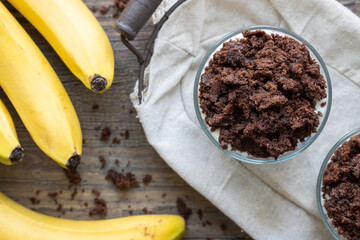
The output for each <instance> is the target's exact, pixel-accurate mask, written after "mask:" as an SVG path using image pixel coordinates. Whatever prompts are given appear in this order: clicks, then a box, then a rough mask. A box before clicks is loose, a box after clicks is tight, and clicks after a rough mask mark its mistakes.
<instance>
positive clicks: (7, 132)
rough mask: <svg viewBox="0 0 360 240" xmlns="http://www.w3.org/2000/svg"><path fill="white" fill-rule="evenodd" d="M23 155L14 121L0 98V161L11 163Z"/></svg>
mask: <svg viewBox="0 0 360 240" xmlns="http://www.w3.org/2000/svg"><path fill="white" fill-rule="evenodd" d="M23 156H24V149H22V147H21V146H20V143H19V140H18V138H17V135H16V131H15V126H14V123H13V121H12V119H11V116H10V114H9V112H8V110H7V109H6V107H5V105H4V104H3V102H2V101H1V100H0V162H1V163H3V164H5V165H12V164H15V163H18V162H20V161H21V160H22V158H23Z"/></svg>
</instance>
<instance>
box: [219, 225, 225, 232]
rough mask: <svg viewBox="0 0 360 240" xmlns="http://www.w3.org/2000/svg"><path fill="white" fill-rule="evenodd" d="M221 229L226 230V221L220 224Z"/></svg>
mask: <svg viewBox="0 0 360 240" xmlns="http://www.w3.org/2000/svg"><path fill="white" fill-rule="evenodd" d="M220 229H221V231H223V232H225V231H226V225H225V223H222V224H221V225H220Z"/></svg>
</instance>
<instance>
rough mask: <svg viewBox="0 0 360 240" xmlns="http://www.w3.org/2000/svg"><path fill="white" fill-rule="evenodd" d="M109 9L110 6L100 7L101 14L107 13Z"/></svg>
mask: <svg viewBox="0 0 360 240" xmlns="http://www.w3.org/2000/svg"><path fill="white" fill-rule="evenodd" d="M108 11H109V7H107V6H104V5H103V6H101V7H100V12H101V14H106V13H107V12H108Z"/></svg>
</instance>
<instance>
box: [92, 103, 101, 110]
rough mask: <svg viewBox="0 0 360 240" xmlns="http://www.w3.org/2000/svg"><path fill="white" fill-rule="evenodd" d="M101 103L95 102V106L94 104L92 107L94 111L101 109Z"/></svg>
mask: <svg viewBox="0 0 360 240" xmlns="http://www.w3.org/2000/svg"><path fill="white" fill-rule="evenodd" d="M99 108H100V107H99V105H98V104H94V105H93V106H92V109H93V110H94V111H96V110H99Z"/></svg>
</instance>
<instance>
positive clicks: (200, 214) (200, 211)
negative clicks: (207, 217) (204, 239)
mask: <svg viewBox="0 0 360 240" xmlns="http://www.w3.org/2000/svg"><path fill="white" fill-rule="evenodd" d="M196 213H197V215H198V217H199V219H200V220H202V218H203V212H202V210H201V209H198V210H197V212H196Z"/></svg>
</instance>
